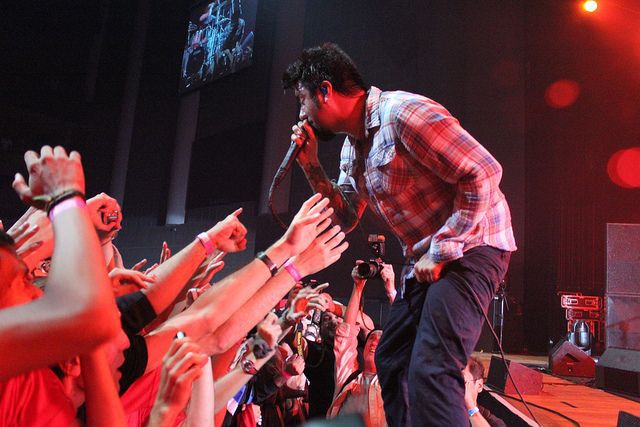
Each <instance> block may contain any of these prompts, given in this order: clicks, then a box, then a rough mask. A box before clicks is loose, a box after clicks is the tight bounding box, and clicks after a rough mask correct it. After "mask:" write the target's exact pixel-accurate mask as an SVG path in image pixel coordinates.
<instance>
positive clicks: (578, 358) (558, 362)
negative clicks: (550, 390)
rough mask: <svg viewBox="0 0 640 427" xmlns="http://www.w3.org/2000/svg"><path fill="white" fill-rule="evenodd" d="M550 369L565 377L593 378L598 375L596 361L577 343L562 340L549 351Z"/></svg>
mask: <svg viewBox="0 0 640 427" xmlns="http://www.w3.org/2000/svg"><path fill="white" fill-rule="evenodd" d="M549 370H550V371H551V372H553V373H554V374H555V375H561V376H565V377H585V378H593V377H595V376H596V362H594V361H593V359H592V358H591V356H589V355H588V354H587V353H585V352H584V351H582V350H580V349H579V348H578V347H577V346H576V345H575V344H573V343H570V342H569V341H567V340H562V341H559V342H558V343H556V345H554V346H553V348H552V349H551V351H550V352H549Z"/></svg>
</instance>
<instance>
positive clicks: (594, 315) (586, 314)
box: [565, 308, 604, 320]
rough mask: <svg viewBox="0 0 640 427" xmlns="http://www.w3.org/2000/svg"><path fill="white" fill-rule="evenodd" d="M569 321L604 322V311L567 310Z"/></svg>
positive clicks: (566, 314)
mask: <svg viewBox="0 0 640 427" xmlns="http://www.w3.org/2000/svg"><path fill="white" fill-rule="evenodd" d="M565 317H566V319H567V320H602V319H604V315H603V314H602V311H595V310H582V309H577V308H567V309H566V311H565Z"/></svg>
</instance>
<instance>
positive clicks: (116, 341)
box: [104, 329, 131, 385]
mask: <svg viewBox="0 0 640 427" xmlns="http://www.w3.org/2000/svg"><path fill="white" fill-rule="evenodd" d="M130 344H131V343H130V342H129V337H127V334H125V333H124V331H123V330H122V329H120V330H119V332H118V334H117V335H116V336H115V338H113V339H112V340H111V341H109V342H107V343H106V344H105V345H104V349H105V354H106V357H107V362H108V363H109V371H110V372H111V375H112V376H113V380H114V381H115V383H116V385H117V384H118V382H119V381H120V378H121V377H122V372H120V370H119V369H118V368H119V367H120V366H122V364H123V363H124V351H125V350H126V349H128V348H129V345H130Z"/></svg>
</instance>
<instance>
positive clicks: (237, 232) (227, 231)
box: [207, 208, 247, 252]
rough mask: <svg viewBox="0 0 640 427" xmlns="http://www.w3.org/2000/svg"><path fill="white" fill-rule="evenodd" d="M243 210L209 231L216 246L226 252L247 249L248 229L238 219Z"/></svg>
mask: <svg viewBox="0 0 640 427" xmlns="http://www.w3.org/2000/svg"><path fill="white" fill-rule="evenodd" d="M241 213H242V208H240V209H238V210H236V211H235V212H233V213H232V214H231V215H229V216H227V217H226V218H225V219H223V220H222V221H220V222H219V223H217V224H216V225H215V226H213V227H212V228H210V229H209V230H208V231H207V234H208V235H209V238H210V239H211V241H212V242H213V244H214V246H215V247H216V248H217V249H219V250H221V251H224V252H239V251H243V250H245V249H246V247H247V238H246V237H247V229H246V228H245V226H244V225H242V223H241V222H240V220H239V219H238V216H239V215H240V214H241Z"/></svg>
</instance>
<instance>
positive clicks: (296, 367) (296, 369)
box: [284, 353, 305, 375]
mask: <svg viewBox="0 0 640 427" xmlns="http://www.w3.org/2000/svg"><path fill="white" fill-rule="evenodd" d="M304 367H305V363H304V358H302V356H300V355H299V354H298V353H293V354H291V355H289V356H288V357H287V358H286V359H285V361H284V371H285V372H286V373H287V374H289V375H300V374H302V373H303V372H304Z"/></svg>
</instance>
